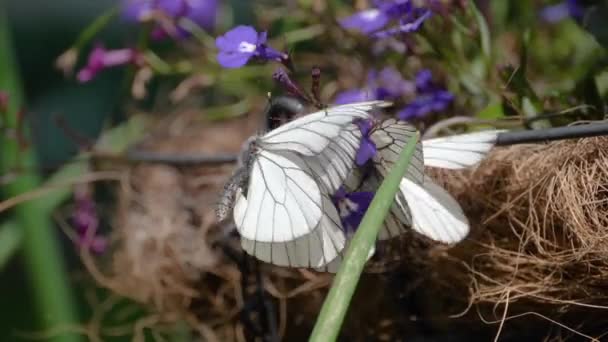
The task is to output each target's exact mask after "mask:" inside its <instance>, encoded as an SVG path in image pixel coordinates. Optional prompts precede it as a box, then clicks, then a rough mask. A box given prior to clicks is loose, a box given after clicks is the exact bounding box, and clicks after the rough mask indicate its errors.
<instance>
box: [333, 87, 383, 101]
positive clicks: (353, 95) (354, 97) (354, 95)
mask: <svg viewBox="0 0 608 342" xmlns="http://www.w3.org/2000/svg"><path fill="white" fill-rule="evenodd" d="M367 100H374V98H373V96H371V94H370V92H369V91H366V90H365V89H353V90H346V91H343V92H341V93H339V94H338V95H336V99H335V100H334V103H335V104H349V103H357V102H363V101H367Z"/></svg>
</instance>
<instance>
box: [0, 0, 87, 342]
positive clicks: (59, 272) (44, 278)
mask: <svg viewBox="0 0 608 342" xmlns="http://www.w3.org/2000/svg"><path fill="white" fill-rule="evenodd" d="M0 89H2V90H5V91H7V93H8V95H9V98H10V101H9V108H8V115H7V119H8V122H7V124H8V126H9V127H10V128H12V129H16V128H17V115H18V112H19V110H20V109H21V107H22V103H23V102H22V93H21V84H20V80H19V77H18V67H17V64H16V63H15V60H14V56H13V46H12V43H11V41H10V32H9V24H8V18H7V15H6V8H4V2H3V3H0ZM0 148H1V149H2V151H1V152H0V173H5V172H8V171H11V170H15V169H18V168H19V166H20V165H22V163H25V164H26V165H32V162H33V161H34V152H33V151H32V150H31V149H28V148H22V147H20V146H19V144H18V142H17V140H16V139H14V138H12V137H6V136H0ZM40 184H41V182H40V178H39V177H38V175H36V174H34V173H24V174H23V175H21V176H19V178H18V179H16V180H15V181H14V182H11V183H9V184H8V185H7V186H5V187H4V188H3V189H1V190H2V191H3V194H4V195H5V196H9V197H10V196H16V195H19V194H22V193H24V192H27V191H30V190H33V189H36V188H37V187H38V186H39V185H40ZM44 207H45V203H44V201H43V199H38V200H32V201H29V202H25V203H21V204H19V205H18V206H16V207H15V208H14V212H13V213H14V215H15V223H16V224H17V225H18V226H19V228H20V229H22V232H23V244H22V250H23V258H24V262H25V266H26V272H27V275H28V277H29V281H30V286H31V290H32V292H33V297H34V302H35V303H36V305H37V308H36V309H37V313H38V315H39V318H40V320H41V323H42V328H43V329H44V330H49V329H52V328H57V327H65V326H66V325H70V324H74V323H75V322H76V319H75V318H76V314H75V306H74V299H73V297H72V292H71V289H70V286H69V280H68V276H67V271H66V268H65V264H64V261H63V256H62V254H61V249H60V245H59V241H58V239H57V235H56V234H55V231H54V228H53V225H52V223H51V220H50V217H49V215H48V214H47V213H46V212H45V210H44ZM51 340H52V341H66V342H67V341H79V340H80V339H79V338H78V337H77V336H76V335H73V334H64V335H61V336H56V337H54V338H52V339H51Z"/></svg>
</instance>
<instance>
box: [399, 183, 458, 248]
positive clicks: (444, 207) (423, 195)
mask: <svg viewBox="0 0 608 342" xmlns="http://www.w3.org/2000/svg"><path fill="white" fill-rule="evenodd" d="M400 191H401V193H402V194H403V196H404V198H405V200H406V202H407V205H408V206H409V208H410V210H411V213H412V221H413V222H412V228H413V229H414V230H415V231H416V232H418V233H420V234H422V235H424V236H427V237H429V238H431V239H433V240H435V241H439V242H443V243H450V244H451V243H456V242H459V241H461V240H462V239H464V238H465V237H466V236H467V234H468V233H469V223H468V220H467V218H466V216H465V215H464V213H463V212H462V209H461V207H460V205H459V204H458V202H456V200H455V199H454V198H453V197H452V196H451V195H450V194H449V193H448V192H447V191H445V190H444V189H443V188H441V187H440V186H438V185H436V184H435V183H433V182H432V181H431V180H430V179H429V178H428V177H427V178H426V179H425V181H424V184H423V185H420V184H416V183H415V182H412V181H411V180H409V179H405V178H404V179H403V180H401V184H400Z"/></svg>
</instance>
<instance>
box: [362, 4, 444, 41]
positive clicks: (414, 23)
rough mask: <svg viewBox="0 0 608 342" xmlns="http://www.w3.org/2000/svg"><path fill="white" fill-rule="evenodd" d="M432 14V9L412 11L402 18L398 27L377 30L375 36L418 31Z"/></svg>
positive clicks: (389, 35)
mask: <svg viewBox="0 0 608 342" xmlns="http://www.w3.org/2000/svg"><path fill="white" fill-rule="evenodd" d="M431 15H432V12H431V11H430V10H423V11H412V12H411V14H410V15H408V16H407V17H404V18H401V19H400V20H399V24H398V25H397V26H396V27H392V28H390V29H387V30H384V31H380V32H375V33H374V34H373V36H374V37H376V38H386V37H391V36H394V35H397V34H400V33H410V32H416V31H418V30H419V29H420V27H422V24H424V22H425V21H426V20H427V19H428V18H430V17H431Z"/></svg>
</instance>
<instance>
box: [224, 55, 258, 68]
mask: <svg viewBox="0 0 608 342" xmlns="http://www.w3.org/2000/svg"><path fill="white" fill-rule="evenodd" d="M251 56H252V55H248V54H235V53H230V52H219V53H218V54H217V61H218V62H219V63H220V65H221V66H223V67H224V68H240V67H242V66H243V65H245V64H247V62H248V61H249V59H250V58H251Z"/></svg>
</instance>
